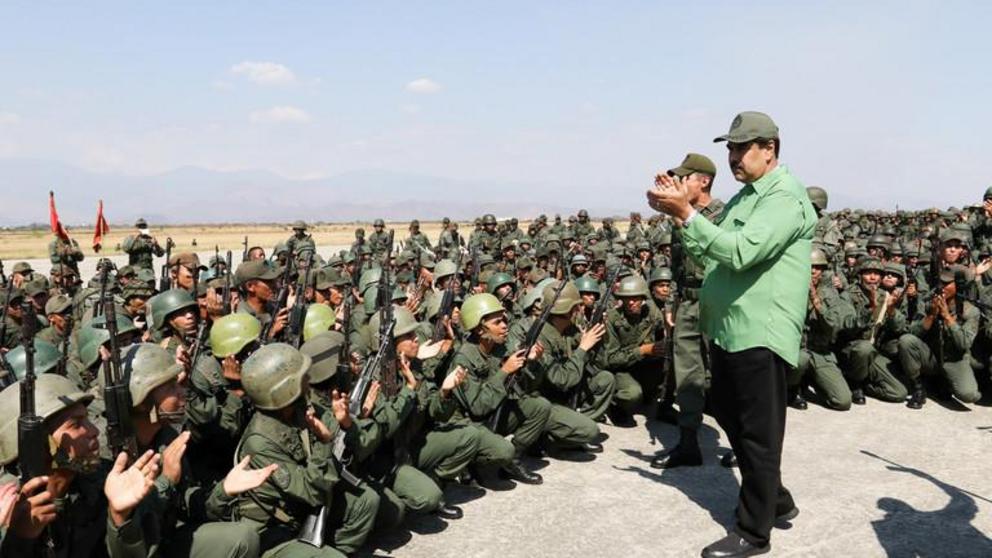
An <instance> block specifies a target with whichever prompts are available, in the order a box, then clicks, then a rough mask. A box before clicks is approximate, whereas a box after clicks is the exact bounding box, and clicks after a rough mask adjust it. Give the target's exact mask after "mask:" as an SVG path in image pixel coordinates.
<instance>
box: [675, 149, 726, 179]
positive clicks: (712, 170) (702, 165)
mask: <svg viewBox="0 0 992 558" xmlns="http://www.w3.org/2000/svg"><path fill="white" fill-rule="evenodd" d="M694 172H698V173H700V174H705V175H707V176H716V165H714V164H713V161H711V160H710V158H709V157H707V156H706V155H700V154H699V153H689V154H688V155H686V156H685V159H682V164H681V165H679V166H677V167H675V168H673V169H668V176H680V177H681V176H689V175H690V174H692V173H694Z"/></svg>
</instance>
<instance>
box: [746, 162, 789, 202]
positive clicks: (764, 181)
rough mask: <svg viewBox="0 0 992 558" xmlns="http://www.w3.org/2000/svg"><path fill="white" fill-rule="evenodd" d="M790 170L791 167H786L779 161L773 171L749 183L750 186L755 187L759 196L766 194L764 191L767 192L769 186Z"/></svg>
mask: <svg viewBox="0 0 992 558" xmlns="http://www.w3.org/2000/svg"><path fill="white" fill-rule="evenodd" d="M788 172H789V169H787V168H785V165H783V164H781V163H779V165H778V166H777V167H775V168H774V169H773V170H772V172H769V173H766V174H765V175H764V176H762V177H761V178H759V179H757V180H755V181H754V182H752V183H750V184H748V186H750V187H751V188H752V189H754V192H755V193H756V194H758V195H759V196H760V195H764V193H765V192H767V191H768V189H769V188H771V186H772V184H774V183H775V182H777V181H778V179H779V178H780V177H781V176H782V174H784V173H788Z"/></svg>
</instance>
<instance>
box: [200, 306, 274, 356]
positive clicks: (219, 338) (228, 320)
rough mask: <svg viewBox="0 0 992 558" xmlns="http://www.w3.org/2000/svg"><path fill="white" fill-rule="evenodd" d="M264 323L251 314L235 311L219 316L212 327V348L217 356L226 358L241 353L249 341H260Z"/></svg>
mask: <svg viewBox="0 0 992 558" xmlns="http://www.w3.org/2000/svg"><path fill="white" fill-rule="evenodd" d="M261 334H262V323H261V322H259V321H258V319H257V318H255V317H254V316H252V315H251V314H246V313H244V312H234V313H233V314H228V315H226V316H223V317H221V318H218V319H217V320H216V321H215V322H214V325H213V326H212V327H211V328H210V348H211V349H212V350H213V353H214V356H215V357H220V358H226V357H229V356H231V355H236V354H238V353H240V352H241V351H242V350H243V349H244V348H245V347H247V346H248V344H249V343H251V342H253V341H258V339H259V336H260V335H261Z"/></svg>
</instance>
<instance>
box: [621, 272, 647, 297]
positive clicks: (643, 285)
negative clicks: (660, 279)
mask: <svg viewBox="0 0 992 558" xmlns="http://www.w3.org/2000/svg"><path fill="white" fill-rule="evenodd" d="M616 295H617V297H635V296H643V297H646V296H648V283H647V281H645V280H644V279H643V278H642V277H641V276H640V275H629V276H627V277H624V278H623V280H621V281H620V286H619V287H617V292H616Z"/></svg>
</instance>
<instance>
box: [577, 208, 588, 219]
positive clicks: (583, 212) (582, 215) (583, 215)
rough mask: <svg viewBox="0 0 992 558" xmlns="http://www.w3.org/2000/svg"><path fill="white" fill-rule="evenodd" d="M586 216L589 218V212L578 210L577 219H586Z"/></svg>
mask: <svg viewBox="0 0 992 558" xmlns="http://www.w3.org/2000/svg"><path fill="white" fill-rule="evenodd" d="M588 216H589V212H588V211H586V210H585V209H580V210H579V217H588Z"/></svg>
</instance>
